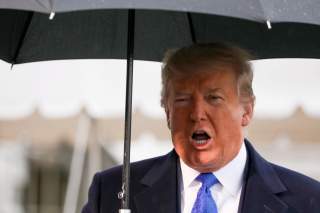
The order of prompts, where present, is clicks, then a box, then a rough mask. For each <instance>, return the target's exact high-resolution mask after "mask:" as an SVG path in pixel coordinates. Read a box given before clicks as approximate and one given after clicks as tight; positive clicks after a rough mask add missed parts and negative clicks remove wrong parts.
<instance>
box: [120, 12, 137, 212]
mask: <svg viewBox="0 0 320 213" xmlns="http://www.w3.org/2000/svg"><path fill="white" fill-rule="evenodd" d="M134 13H135V11H134V10H132V9H130V10H129V12H128V43H127V81H126V112H125V132H124V155H123V170H122V200H121V209H129V179H130V143H131V118H132V85H133V49H134V19H135V14H134Z"/></svg>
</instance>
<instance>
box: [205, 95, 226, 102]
mask: <svg viewBox="0 0 320 213" xmlns="http://www.w3.org/2000/svg"><path fill="white" fill-rule="evenodd" d="M207 100H208V101H210V102H218V101H221V100H223V98H222V97H221V96H219V95H214V94H209V95H208V96H207Z"/></svg>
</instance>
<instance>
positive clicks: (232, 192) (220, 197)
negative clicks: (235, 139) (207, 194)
mask: <svg viewBox="0 0 320 213" xmlns="http://www.w3.org/2000/svg"><path fill="white" fill-rule="evenodd" d="M246 159H247V151H246V148H245V145H244V143H243V144H242V146H241V148H240V151H239V153H238V154H237V156H236V157H235V158H234V159H233V160H232V161H230V162H229V163H228V164H227V165H225V166H224V167H223V168H221V169H219V170H218V171H215V172H213V174H214V175H215V176H216V177H217V179H218V180H219V183H217V184H215V185H214V186H212V187H211V194H212V197H213V199H214V200H215V202H216V204H217V208H218V212H219V213H237V212H238V207H239V202H240V195H241V189H242V185H243V175H244V169H245V165H246ZM180 166H181V173H182V174H181V179H182V180H181V179H180V183H182V184H180V186H181V187H180V192H181V213H191V210H192V207H193V204H194V202H195V200H196V198H197V193H198V190H199V189H200V187H201V182H199V181H197V180H195V178H196V177H197V176H198V175H199V174H200V173H199V172H198V171H196V170H194V169H192V168H190V167H188V166H187V165H186V164H185V163H184V162H183V161H182V160H181V158H180Z"/></svg>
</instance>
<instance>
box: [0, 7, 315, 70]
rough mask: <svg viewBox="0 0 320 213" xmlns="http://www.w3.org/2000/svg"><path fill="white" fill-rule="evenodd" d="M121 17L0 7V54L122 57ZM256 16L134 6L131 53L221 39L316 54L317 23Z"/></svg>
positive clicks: (158, 53)
mask: <svg viewBox="0 0 320 213" xmlns="http://www.w3.org/2000/svg"><path fill="white" fill-rule="evenodd" d="M319 10H320V6H319ZM318 16H319V15H318ZM250 17H251V15H247V17H246V18H250ZM301 17H303V16H301ZM127 19H128V11H127V10H118V9H117V10H96V11H78V12H70V13H61V14H56V16H55V17H54V19H53V20H50V19H49V15H48V14H40V13H33V12H27V11H14V10H0V27H1V31H2V32H1V34H0V47H1V48H0V58H1V59H3V60H5V61H7V62H9V63H12V64H15V63H26V62H34V61H44V60H56V59H88V58H91V59H105V58H113V59H121V58H127V55H126V50H127V43H126V39H127V30H128V28H127V25H128V20H127ZM314 19H316V17H314ZM257 20H258V21H259V22H254V21H249V20H244V19H237V18H232V17H224V16H218V15H208V14H200V13H188V12H175V11H160V10H156V11H154V10H136V11H135V29H134V32H135V38H134V44H135V45H134V46H135V48H134V54H133V57H134V59H139V60H151V61H161V59H162V57H163V54H164V52H165V51H166V50H167V49H169V48H176V47H181V46H185V45H189V44H191V43H194V42H197V43H199V42H210V41H221V40H223V41H229V42H231V43H234V44H236V45H239V46H241V47H243V48H246V49H248V50H250V51H251V52H252V53H253V54H254V55H256V56H257V58H320V40H319V39H318V38H320V27H319V26H318V25H313V24H303V23H276V24H273V23H271V27H272V28H271V29H269V28H268V26H267V24H266V22H265V21H264V20H261V19H260V18H258V19H257ZM285 20H286V19H285ZM260 21H263V22H260ZM291 21H295V19H292V20H291ZM303 21H305V20H303ZM312 23H313V22H312ZM318 24H320V16H319V17H318Z"/></svg>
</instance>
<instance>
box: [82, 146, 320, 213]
mask: <svg viewBox="0 0 320 213" xmlns="http://www.w3.org/2000/svg"><path fill="white" fill-rule="evenodd" d="M245 143H246V148H247V152H248V160H247V166H246V171H245V185H244V186H243V189H242V195H241V198H240V206H239V212H241V213H272V212H273V213H320V183H319V182H317V181H315V180H313V179H311V178H308V177H306V176H304V175H302V174H299V173H296V172H294V171H291V170H288V169H285V168H283V167H280V166H277V165H274V164H272V163H269V162H267V161H266V160H265V159H263V158H262V157H261V156H260V155H259V154H258V153H257V152H256V151H255V150H254V149H253V147H252V146H251V144H250V143H249V142H248V141H245ZM177 159H178V156H177V154H176V153H175V152H174V151H172V152H170V153H169V154H167V155H164V156H161V157H157V158H153V159H148V160H144V161H140V162H137V163H132V165H131V177H130V180H131V183H130V198H131V200H130V208H131V212H132V213H174V212H180V192H179V181H178V176H179V168H180V167H179V166H178V162H179V161H178V160H177ZM120 189H121V167H115V168H112V169H109V170H106V171H103V172H100V173H97V174H96V175H95V177H94V179H93V183H92V185H91V187H90V190H89V201H88V203H87V204H86V205H85V207H84V208H83V210H82V213H109V212H110V213H117V212H118V210H119V209H120V200H119V199H118V198H117V194H118V192H119V191H120Z"/></svg>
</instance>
